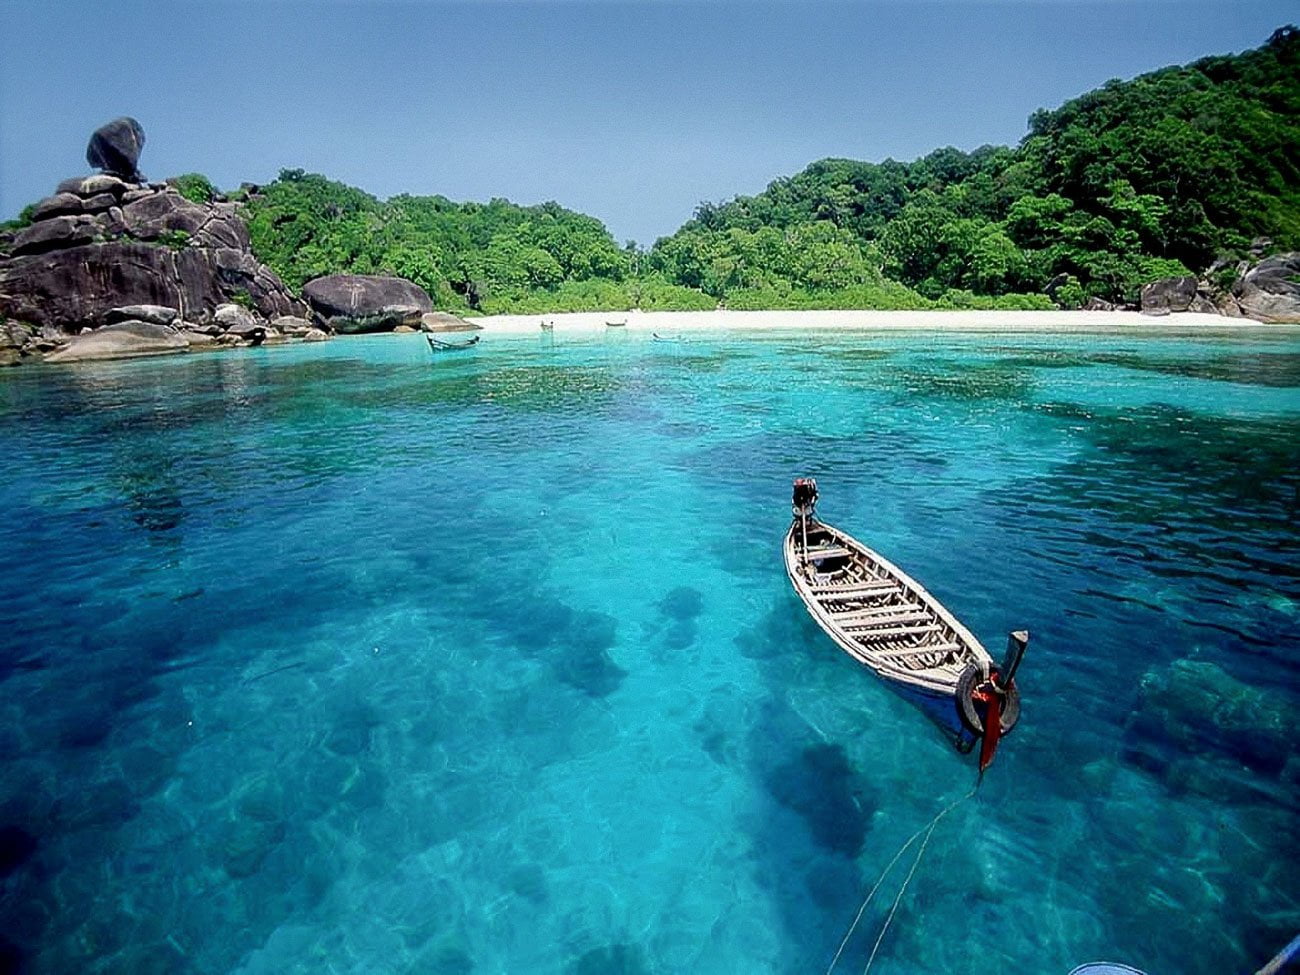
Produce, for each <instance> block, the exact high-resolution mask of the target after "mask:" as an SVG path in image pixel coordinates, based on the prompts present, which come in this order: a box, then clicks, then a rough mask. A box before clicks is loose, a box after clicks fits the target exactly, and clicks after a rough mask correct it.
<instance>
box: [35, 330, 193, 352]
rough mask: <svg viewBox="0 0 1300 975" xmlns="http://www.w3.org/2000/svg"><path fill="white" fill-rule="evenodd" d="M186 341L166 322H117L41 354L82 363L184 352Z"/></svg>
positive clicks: (187, 344)
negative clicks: (48, 352) (55, 349)
mask: <svg viewBox="0 0 1300 975" xmlns="http://www.w3.org/2000/svg"><path fill="white" fill-rule="evenodd" d="M189 347H190V344H189V342H187V341H186V339H185V337H184V336H183V335H182V334H181V333H180V331H178V330H177V329H175V328H172V327H171V326H170V325H155V324H153V323H151V322H118V323H117V324H115V325H105V326H104V327H103V328H100V329H96V330H95V331H93V332H85V333H83V334H81V335H78V336H76V337H75V338H74V339H73V340H72V341H71V342H70V343H69V344H68V346H67V348H65V349H62V350H60V351H58V352H53V353H51V354H50V355H48V356H46V357H45V361H46V362H86V361H89V360H93V359H124V358H132V357H135V356H146V355H168V354H171V353H175V352H184V351H185V350H186V349H188V348H189Z"/></svg>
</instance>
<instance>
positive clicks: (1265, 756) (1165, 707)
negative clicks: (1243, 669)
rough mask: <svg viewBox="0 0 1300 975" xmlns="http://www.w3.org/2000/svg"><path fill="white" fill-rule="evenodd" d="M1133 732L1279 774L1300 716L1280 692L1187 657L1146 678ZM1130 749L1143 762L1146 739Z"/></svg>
mask: <svg viewBox="0 0 1300 975" xmlns="http://www.w3.org/2000/svg"><path fill="white" fill-rule="evenodd" d="M1130 732H1131V734H1132V735H1133V736H1136V737H1137V738H1138V739H1141V738H1144V737H1145V738H1155V739H1157V740H1163V741H1165V742H1169V743H1172V744H1175V745H1177V746H1179V747H1180V748H1181V749H1185V750H1187V751H1204V750H1206V749H1209V750H1211V751H1213V752H1217V753H1219V754H1220V755H1223V756H1229V757H1231V758H1232V759H1234V760H1235V761H1237V762H1240V763H1241V764H1244V765H1247V766H1249V767H1251V768H1254V769H1258V770H1262V771H1267V772H1270V773H1273V772H1280V771H1281V770H1282V768H1283V767H1284V765H1285V764H1286V760H1287V758H1288V757H1289V755H1290V753H1291V748H1292V745H1293V743H1294V742H1295V741H1296V740H1297V738H1298V737H1300V716H1297V715H1296V714H1295V713H1294V711H1293V710H1292V709H1291V708H1289V707H1288V706H1287V702H1286V700H1285V699H1284V698H1283V697H1282V696H1281V695H1279V694H1275V693H1271V692H1269V691H1266V690H1262V689H1260V688H1257V687H1253V686H1251V685H1250V684H1247V683H1245V682H1243V681H1240V680H1238V679H1237V678H1235V677H1233V676H1232V675H1231V674H1229V673H1228V672H1227V671H1225V670H1224V669H1223V668H1222V667H1220V666H1218V665H1217V664H1214V663H1210V662H1208V661H1202V660H1187V659H1184V660H1175V661H1174V662H1173V663H1172V664H1170V665H1169V666H1168V667H1167V668H1163V669H1156V670H1151V671H1148V672H1147V674H1146V675H1145V676H1144V677H1143V678H1142V684H1141V693H1140V700H1139V705H1138V709H1137V713H1136V715H1135V718H1134V720H1133V722H1132V724H1131V727H1130ZM1130 750H1131V751H1135V752H1136V754H1137V755H1138V756H1139V764H1141V760H1140V755H1141V749H1140V743H1139V742H1130ZM1133 757H1134V756H1132V755H1131V756H1130V758H1133ZM1148 764H1150V763H1148Z"/></svg>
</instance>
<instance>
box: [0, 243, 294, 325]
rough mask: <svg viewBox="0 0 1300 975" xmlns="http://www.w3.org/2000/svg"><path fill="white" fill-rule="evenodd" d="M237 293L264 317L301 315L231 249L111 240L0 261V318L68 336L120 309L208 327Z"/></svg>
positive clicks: (248, 257) (252, 261)
mask: <svg viewBox="0 0 1300 975" xmlns="http://www.w3.org/2000/svg"><path fill="white" fill-rule="evenodd" d="M241 292H243V293H246V294H247V295H248V296H249V298H250V300H251V301H252V302H253V304H254V306H255V307H256V308H257V310H258V312H260V313H261V314H262V315H264V316H272V315H290V314H301V313H302V312H303V311H304V310H305V309H303V307H302V305H301V303H300V302H299V301H298V300H297V299H296V298H294V297H293V296H292V295H291V294H290V293H289V291H288V289H286V288H285V287H284V285H283V284H282V283H281V282H280V279H279V278H277V277H276V276H275V275H274V274H273V273H272V272H271V271H270V270H269V269H268V268H266V267H265V266H263V265H262V264H260V263H258V261H257V260H256V258H254V257H253V255H252V254H251V253H250V252H248V251H243V250H236V249H234V248H210V247H181V248H173V247H167V246H159V245H156V244H147V243H142V242H137V241H125V240H115V241H108V242H103V243H90V244H84V243H81V244H78V245H77V246H72V247H68V248H65V249H62V250H53V251H50V252H47V253H42V254H36V255H30V256H26V257H19V258H16V259H13V260H9V261H0V315H3V316H5V317H8V318H11V319H17V320H18V321H24V322H31V323H33V324H35V325H45V326H53V327H56V328H60V329H62V330H64V331H67V332H73V331H76V330H79V329H82V328H93V327H95V326H97V325H99V324H100V322H101V321H102V320H103V319H104V316H105V315H106V314H107V313H108V312H109V311H110V310H112V309H114V308H118V307H121V306H123V305H163V306H165V307H168V308H175V309H177V310H178V311H179V312H180V314H181V316H182V317H183V318H185V319H186V320H188V321H192V322H198V323H201V324H206V323H207V322H210V321H211V320H212V313H213V311H214V310H215V309H216V307H217V305H220V304H223V303H224V302H226V301H228V300H229V299H230V298H232V297H234V296H235V295H237V294H239V293H241Z"/></svg>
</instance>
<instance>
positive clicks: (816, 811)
mask: <svg viewBox="0 0 1300 975" xmlns="http://www.w3.org/2000/svg"><path fill="white" fill-rule="evenodd" d="M764 784H765V785H766V787H767V791H768V792H769V793H770V794H771V796H772V798H774V799H775V800H776V801H777V802H778V803H780V804H781V805H782V806H785V807H786V808H787V809H790V810H792V811H794V812H796V813H798V814H799V816H800V817H801V818H802V819H803V820H804V822H805V823H806V824H807V825H808V829H809V831H810V832H811V833H812V836H813V839H814V840H815V841H816V843H817V844H818V845H819V846H821V847H824V848H825V849H827V850H830V851H831V852H833V853H839V854H842V855H844V856H846V857H855V856H857V855H858V853H859V852H861V850H862V844H863V842H864V841H865V840H866V836H867V825H868V822H869V813H868V811H867V810H866V808H865V807H864V804H863V803H862V802H861V800H860V799H859V797H858V794H857V790H855V788H854V776H853V770H852V768H850V766H849V762H848V759H847V758H846V757H845V755H844V749H843V748H841V747H840V746H839V745H824V744H817V745H812V746H810V747H808V748H805V749H804V750H803V751H802V752H801V753H799V754H798V755H797V756H795V757H794V758H792V759H790V760H789V761H787V762H785V763H783V764H781V765H779V766H777V768H776V769H775V770H773V771H772V772H771V773H770V774H769V775H768V776H767V778H766V781H765V783H764Z"/></svg>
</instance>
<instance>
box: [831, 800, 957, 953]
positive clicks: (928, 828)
mask: <svg viewBox="0 0 1300 975" xmlns="http://www.w3.org/2000/svg"><path fill="white" fill-rule="evenodd" d="M978 788H979V784H978V783H976V785H975V788H974V789H971V790H970V792H968V793H966V794H965V795H964V796H962V797H961V798H960V799H954V800H953V801H952V802H950V803H948V805H946V806H944V807H943V809H941V810H939V812H938V813H937V814H936V815H935V816H934V818H933V819H931V820H930V821H929V822H928V823H926V824H925V825H924V826H922V827H921V828H920V829H918V830H917V831H916V832H915V833H913V834H912V835H911V836H910V837H909V838H908V840H907V842H906V843H904V844H903V845H902V846H901V847H899V848H898V852H897V853H895V854H894V858H893V859H892V860H890V861H889V864H888V865H887V866H886V867H885V870H884V872H883V873H882V874H881V875H880V879H878V880H877V881H876V882H875V884H874V885H873V886H872V888H871V890H870V892H869V893H868V894H867V897H866V899H865V900H864V901H863V902H862V906H861V907H859V908H858V913H857V914H856V915H855V916H854V918H853V923H852V924H850V925H849V929H848V930H847V931H846V932H844V940H842V941H841V942H840V946H839V948H837V949H836V950H835V957H834V958H832V959H831V963H830V964H829V965H828V966H826V975H831V971H832V970H833V969H834V968H835V965H836V964H837V963H838V962H839V960H840V955H842V954H844V949H845V947H846V946H847V945H848V943H849V939H850V938H852V937H853V932H854V931H855V930H857V927H858V922H859V921H861V920H862V915H863V914H865V913H866V910H867V905H868V904H870V903H871V899H872V898H873V897H875V896H876V891H878V890H879V889H880V885H881V884H883V883H884V882H885V878H886V877H888V876H889V871H891V870H893V869H894V864H896V863H897V862H898V861H899V858H900V857H902V855H903V854H904V853H906V852H907V850H908V848H909V847H910V846H911V845H912V844H913V843H915V842H916V841H917V840H918V839H920V837H921V835H922V834H924V835H925V839H924V840H922V841H921V848H920V849H919V850H917V851H916V859H915V860H913V861H912V869H911V870H909V871H908V872H907V877H906V878H905V879H904V880H903V886H902V887H900V888H899V889H898V896H896V897H895V898H894V903H893V905H892V906H891V907H890V908H889V914H888V916H887V917H886V918H885V924H884V927H882V928H881V929H880V934H879V935H878V936H877V937H876V943H875V944H874V945H873V946H872V948H871V957H870V958H868V959H867V967H866V968H864V969H863V970H862V975H867V972H869V971H870V970H871V965H872V963H873V962H874V961H875V960H876V952H877V951H879V950H880V943H881V942H882V941H884V939H885V932H886V931H888V930H889V925H890V924H891V923H893V920H894V912H895V911H897V910H898V905H899V904H900V903H901V902H902V900H903V894H904V893H905V892H906V891H907V885H908V884H910V883H911V882H912V875H913V874H915V873H916V868H917V867H919V866H920V865H921V857H923V856H924V855H925V848H926V847H927V846H928V845H929V843H930V837H931V836H932V835H934V828H935V827H936V826H938V825H939V820H941V819H943V817H944V816H946V815H948V813H950V812H952V811H953V810H954V809H956V808H957V807H958V806H960V805H961V804H962V803H963V802H965V801H966V800H967V799H969V798H970V797H971V796H973V795H975V792H976V790H977V789H978Z"/></svg>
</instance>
